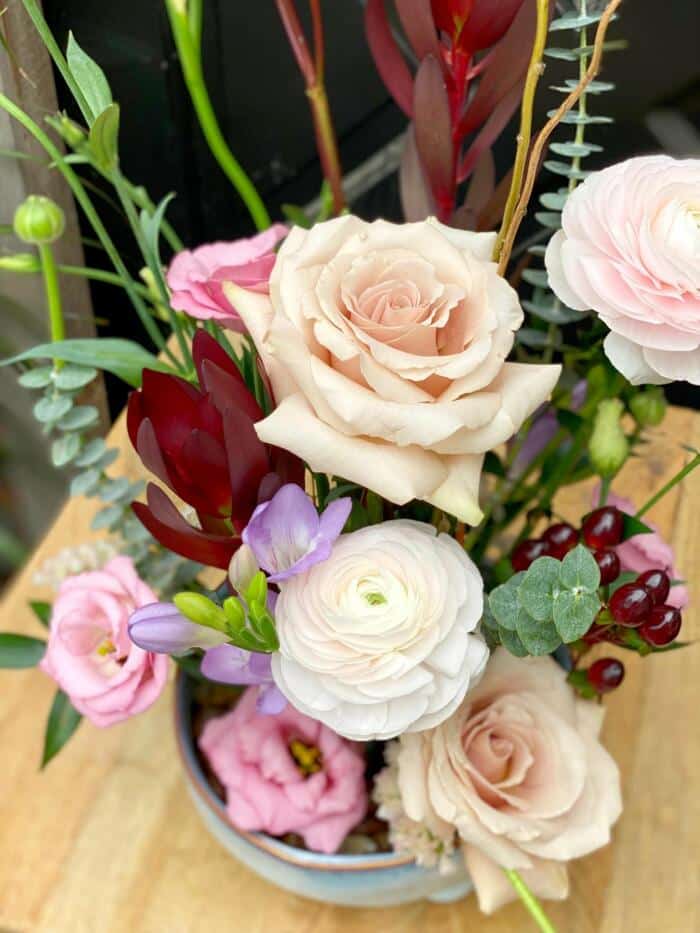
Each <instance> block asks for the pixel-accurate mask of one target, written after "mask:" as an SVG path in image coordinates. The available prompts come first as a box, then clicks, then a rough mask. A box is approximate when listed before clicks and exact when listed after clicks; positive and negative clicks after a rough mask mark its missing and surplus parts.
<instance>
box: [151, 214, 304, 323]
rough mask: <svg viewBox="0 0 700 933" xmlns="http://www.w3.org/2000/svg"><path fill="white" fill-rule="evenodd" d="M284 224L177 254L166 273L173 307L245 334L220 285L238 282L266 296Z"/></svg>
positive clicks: (284, 233)
mask: <svg viewBox="0 0 700 933" xmlns="http://www.w3.org/2000/svg"><path fill="white" fill-rule="evenodd" d="M287 232H288V231H287V228H286V227H285V226H284V224H274V225H273V226H272V227H270V229H269V230H265V231H264V232H263V233H258V234H257V235H256V236H252V237H248V238H247V239H241V240H232V241H231V242H218V243H206V244H204V245H203V246H198V247H197V248H196V249H193V250H189V249H186V250H183V251H182V252H181V253H177V255H175V256H174V257H173V259H172V261H171V263H170V268H169V269H168V272H167V281H168V288H169V289H170V291H171V299H170V301H171V304H172V306H173V308H175V310H176V311H184V312H185V314H189V315H190V317H194V318H198V319H199V320H201V321H208V320H214V321H216V322H217V323H219V324H221V325H222V326H223V327H227V328H228V329H229V330H235V331H238V332H239V333H244V332H245V329H246V328H245V325H244V324H243V322H242V321H241V319H240V318H239V316H238V313H237V312H236V309H235V308H234V307H233V305H232V304H231V302H230V301H229V300H228V298H227V297H226V296H225V295H224V292H223V289H222V286H221V283H222V282H224V281H229V282H231V281H232V282H236V283H237V284H238V285H240V286H241V287H243V288H247V289H250V290H251V291H254V292H262V293H264V294H267V290H268V281H269V278H270V273H271V271H272V267H273V265H274V263H275V252H274V250H275V246H276V245H277V244H278V243H279V241H280V240H282V239H283V238H284V237H285V236H286V235H287Z"/></svg>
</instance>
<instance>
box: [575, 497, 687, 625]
mask: <svg viewBox="0 0 700 933" xmlns="http://www.w3.org/2000/svg"><path fill="white" fill-rule="evenodd" d="M594 501H595V503H596V504H597V503H598V496H597V495H596V496H595V499H594ZM607 504H608V505H614V506H615V508H618V509H620V511H622V512H626V513H627V515H634V514H635V512H636V511H637V508H636V506H635V504H634V503H633V502H631V501H630V500H629V499H625V498H623V497H622V496H616V495H615V494H614V493H612V492H611V493H610V494H609V495H608V501H607ZM644 523H645V525H648V526H649V527H650V528H652V529H653V532H652V533H651V534H644V535H635V536H634V537H633V538H628V539H627V541H623V542H622V544H618V546H617V547H616V548H615V550H616V551H617V556H618V557H619V558H620V566H621V568H622V570H623V572H624V571H629V572H632V573H644V572H645V571H647V570H665V571H666V572H667V573H668V575H669V576H670V577H671V579H674V580H676V579H680V578H681V577H682V574H681V573H680V571H679V570H678V569H677V568H676V555H675V554H674V553H673V548H672V547H671V545H670V544H667V543H666V542H665V541H664V539H663V538H662V537H661V535H660V534H659V533H658V531H657V529H656V525H654V524H653V523H652V522H650V521H648V520H647V519H646V518H645V519H644ZM688 602H689V596H688V589H687V587H685V586H672V587H671V591H670V592H669V594H668V598H667V600H666V603H667V605H669V606H675V608H676V609H684V608H685V607H686V606H687V605H688Z"/></svg>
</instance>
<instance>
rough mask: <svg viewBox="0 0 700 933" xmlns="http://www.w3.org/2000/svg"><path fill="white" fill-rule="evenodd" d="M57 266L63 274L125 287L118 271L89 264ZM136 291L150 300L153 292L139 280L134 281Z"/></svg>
mask: <svg viewBox="0 0 700 933" xmlns="http://www.w3.org/2000/svg"><path fill="white" fill-rule="evenodd" d="M56 268H57V269H58V271H59V272H60V273H61V275H76V276H81V277H82V278H85V279H92V280H93V281H95V282H105V283H106V284H107V285H117V286H119V288H123V287H124V283H123V282H122V280H121V278H120V277H119V276H118V275H117V274H116V272H108V271H107V270H106V269H93V268H91V267H89V266H64V265H58V266H57V267H56ZM134 291H136V292H137V293H138V294H139V295H141V297H142V298H145V299H146V300H149V301H150V299H151V293H150V292H149V290H148V289H147V288H146V286H145V285H139V284H138V283H137V282H134Z"/></svg>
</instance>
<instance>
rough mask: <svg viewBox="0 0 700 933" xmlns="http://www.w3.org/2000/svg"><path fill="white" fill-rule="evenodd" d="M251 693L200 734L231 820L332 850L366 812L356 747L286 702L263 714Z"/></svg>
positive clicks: (361, 763)
mask: <svg viewBox="0 0 700 933" xmlns="http://www.w3.org/2000/svg"><path fill="white" fill-rule="evenodd" d="M257 694H258V688H257V687H249V688H248V689H247V690H246V691H245V693H244V694H243V695H242V696H241V699H240V700H239V701H238V703H237V704H236V706H235V708H234V709H233V710H232V711H231V712H230V713H226V714H225V715H224V716H218V717H217V718H215V719H210V720H209V722H207V724H206V726H205V727H204V731H203V732H202V735H201V737H200V739H199V746H200V748H201V749H202V752H203V753H204V755H205V756H206V758H207V761H208V762H209V764H210V765H211V767H212V770H213V771H214V773H215V774H216V776H217V778H218V779H219V781H221V783H222V784H223V786H224V788H225V790H226V810H227V813H228V815H229V818H230V820H231V822H232V823H233V825H234V826H236V827H238V829H242V830H246V831H248V832H258V831H263V832H267V833H270V834H271V835H273V836H281V835H284V834H285V833H298V834H299V835H300V836H302V838H303V839H304V842H305V843H306V845H307V846H308V847H309V848H310V849H313V850H314V851H316V852H328V853H330V852H335V851H337V849H338V848H339V846H340V845H341V843H342V842H343V839H344V838H345V836H346V835H347V834H348V833H349V831H350V830H351V829H352V828H353V827H354V826H356V825H357V824H358V823H359V822H360V821H361V820H362V819H363V818H364V816H365V814H366V812H367V804H368V797H367V789H366V786H365V778H364V772H365V761H364V756H363V754H362V751H361V749H360V747H359V746H357V745H353V744H352V743H350V742H347V741H346V740H345V739H341V738H340V736H338V735H336V734H335V733H334V732H332V731H331V730H330V729H328V728H327V727H326V726H323V725H321V723H319V722H316V720H314V719H311V718H310V717H309V716H304V715H303V714H302V713H299V712H298V711H297V710H295V709H294V708H293V707H291V706H287V707H286V708H285V709H284V710H283V711H282V712H280V713H278V714H277V715H274V716H271V715H264V714H262V713H261V712H259V711H258V709H257Z"/></svg>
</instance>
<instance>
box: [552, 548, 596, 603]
mask: <svg viewBox="0 0 700 933" xmlns="http://www.w3.org/2000/svg"><path fill="white" fill-rule="evenodd" d="M559 580H560V582H561V584H562V586H564V587H566V589H567V590H574V589H576V590H578V589H580V590H583V591H584V592H586V593H595V592H596V590H597V589H598V587H599V586H600V569H599V568H598V564H596V562H595V559H594V557H593V555H592V554H591V552H590V551H589V550H588V548H586V547H584V546H583V545H582V544H577V545H576V547H575V548H573V550H571V551H569V553H568V554H567V555H566V557H565V558H564V560H563V561H562V562H561V571H560V573H559Z"/></svg>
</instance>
